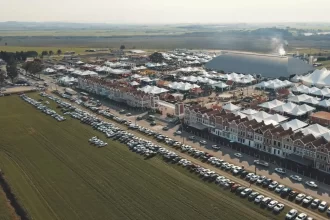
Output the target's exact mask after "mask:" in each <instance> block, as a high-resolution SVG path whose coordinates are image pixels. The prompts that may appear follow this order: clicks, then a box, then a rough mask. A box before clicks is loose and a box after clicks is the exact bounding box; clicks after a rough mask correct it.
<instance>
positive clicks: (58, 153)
mask: <svg viewBox="0 0 330 220" xmlns="http://www.w3.org/2000/svg"><path fill="white" fill-rule="evenodd" d="M34 97H36V98H39V96H38V95H35V96H34ZM0 103H1V106H4V108H0V122H1V124H6V126H2V127H1V130H0V132H1V134H2V135H1V136H0V167H1V169H2V170H3V171H4V173H5V177H6V179H7V180H8V182H9V184H10V185H11V186H12V189H13V192H14V194H15V195H16V197H17V198H18V199H19V202H20V203H21V204H22V205H23V206H24V208H25V209H26V210H27V212H28V214H29V215H30V216H31V217H32V218H33V219H277V218H279V219H283V214H284V212H283V213H282V214H281V215H279V216H274V215H273V214H271V212H269V211H266V210H263V209H260V208H259V207H258V206H256V205H254V204H252V203H249V202H248V201H247V200H241V199H239V197H236V196H234V195H233V194H231V193H230V192H228V191H224V190H221V189H219V188H218V187H217V186H216V185H214V184H211V183H204V182H202V181H201V180H199V179H198V178H197V177H196V176H194V175H190V174H189V173H188V172H187V171H186V170H183V169H182V168H180V167H177V165H169V164H166V163H165V162H163V161H162V160H160V159H159V158H157V157H156V158H152V159H150V160H144V159H143V158H142V157H141V156H138V155H136V154H134V153H131V152H129V150H128V149H127V148H126V147H125V146H123V145H121V144H119V143H117V142H111V141H108V143H109V145H108V146H107V147H105V148H101V149H97V148H95V147H92V146H91V145H89V144H88V138H90V137H91V136H95V135H100V133H98V132H96V131H94V130H93V129H91V128H90V127H88V126H86V125H82V124H80V123H79V122H78V121H76V120H73V119H68V120H67V121H65V122H57V121H56V120H54V119H53V118H51V117H49V116H46V115H44V114H43V113H41V112H38V111H37V110H36V109H35V108H34V107H32V106H30V105H29V104H27V103H24V102H23V101H22V100H20V98H19V97H17V96H12V97H3V98H1V99H0ZM53 106H54V105H53ZM101 139H105V138H104V137H103V135H102V137H101Z"/></svg>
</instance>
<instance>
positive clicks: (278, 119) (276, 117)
mask: <svg viewBox="0 0 330 220" xmlns="http://www.w3.org/2000/svg"><path fill="white" fill-rule="evenodd" d="M267 120H273V121H276V122H278V123H280V122H283V121H286V120H288V118H287V117H285V116H282V115H279V114H275V115H272V116H270V117H269V118H267Z"/></svg>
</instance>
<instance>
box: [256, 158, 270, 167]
mask: <svg viewBox="0 0 330 220" xmlns="http://www.w3.org/2000/svg"><path fill="white" fill-rule="evenodd" d="M253 162H254V164H256V165H260V166H263V167H269V164H268V163H267V162H265V161H262V160H254V161H253Z"/></svg>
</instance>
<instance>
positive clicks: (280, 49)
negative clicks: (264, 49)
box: [271, 37, 289, 56]
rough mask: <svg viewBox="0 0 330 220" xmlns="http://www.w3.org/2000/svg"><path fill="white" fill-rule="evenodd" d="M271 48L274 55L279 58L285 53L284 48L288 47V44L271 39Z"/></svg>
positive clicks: (275, 38) (278, 39) (280, 40)
mask: <svg viewBox="0 0 330 220" xmlns="http://www.w3.org/2000/svg"><path fill="white" fill-rule="evenodd" d="M271 44H272V48H274V50H275V51H274V52H275V53H276V54H279V55H280V56H285V54H286V51H285V49H284V47H285V46H288V45H289V43H288V42H287V41H286V40H283V39H281V38H277V37H273V38H272V41H271Z"/></svg>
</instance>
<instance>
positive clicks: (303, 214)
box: [296, 213, 307, 220]
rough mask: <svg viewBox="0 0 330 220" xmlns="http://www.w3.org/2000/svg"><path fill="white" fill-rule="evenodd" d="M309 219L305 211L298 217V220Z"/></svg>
mask: <svg viewBox="0 0 330 220" xmlns="http://www.w3.org/2000/svg"><path fill="white" fill-rule="evenodd" d="M305 219H307V215H306V214H305V213H300V214H299V215H298V216H297V217H296V220H305Z"/></svg>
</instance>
